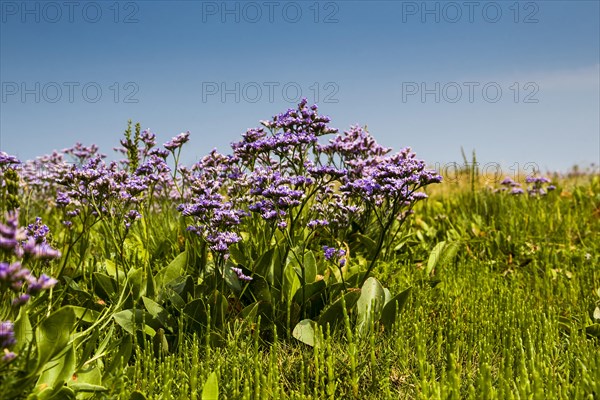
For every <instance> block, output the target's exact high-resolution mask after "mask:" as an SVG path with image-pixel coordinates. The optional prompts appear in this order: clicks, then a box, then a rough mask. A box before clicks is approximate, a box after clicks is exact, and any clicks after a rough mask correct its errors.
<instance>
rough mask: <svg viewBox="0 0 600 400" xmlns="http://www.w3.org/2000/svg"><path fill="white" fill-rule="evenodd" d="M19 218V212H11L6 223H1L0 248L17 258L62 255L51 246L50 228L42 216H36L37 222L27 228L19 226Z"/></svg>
mask: <svg viewBox="0 0 600 400" xmlns="http://www.w3.org/2000/svg"><path fill="white" fill-rule="evenodd" d="M18 220H19V214H18V213H17V212H9V213H8V214H7V217H6V223H4V224H2V223H0V250H3V251H4V253H5V254H8V255H10V254H13V255H14V256H16V257H17V258H23V257H32V258H37V259H48V260H51V259H55V258H59V257H60V252H59V251H57V250H55V249H53V248H52V247H50V245H49V244H48V242H47V240H46V237H47V235H48V233H49V232H50V229H49V228H48V227H47V226H46V225H44V224H42V219H41V218H39V217H38V218H36V222H35V223H34V224H30V225H29V226H28V227H27V229H22V228H19V226H18Z"/></svg>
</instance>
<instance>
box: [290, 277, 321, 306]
mask: <svg viewBox="0 0 600 400" xmlns="http://www.w3.org/2000/svg"><path fill="white" fill-rule="evenodd" d="M326 287H327V284H326V283H325V281H324V280H319V281H315V282H313V283H308V284H306V285H305V286H304V293H303V292H302V287H299V288H298V289H297V290H296V293H295V294H294V301H295V302H296V303H298V304H300V305H301V304H302V298H303V297H304V300H305V301H308V300H310V298H311V297H313V296H315V295H321V294H322V293H323V290H325V288H326Z"/></svg>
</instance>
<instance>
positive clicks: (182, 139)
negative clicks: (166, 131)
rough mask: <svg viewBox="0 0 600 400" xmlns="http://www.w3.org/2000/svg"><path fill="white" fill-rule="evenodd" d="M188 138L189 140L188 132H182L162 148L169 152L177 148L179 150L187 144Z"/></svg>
mask: <svg viewBox="0 0 600 400" xmlns="http://www.w3.org/2000/svg"><path fill="white" fill-rule="evenodd" d="M189 138H190V132H183V133H180V134H179V135H177V136H175V137H174V138H173V139H171V140H169V141H168V142H167V143H165V144H164V145H163V146H164V148H165V149H167V150H169V151H173V150H175V149H177V148H180V147H181V146H183V145H184V144H185V143H187V141H188V140H190V139H189Z"/></svg>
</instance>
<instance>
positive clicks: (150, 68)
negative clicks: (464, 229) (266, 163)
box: [0, 0, 600, 173]
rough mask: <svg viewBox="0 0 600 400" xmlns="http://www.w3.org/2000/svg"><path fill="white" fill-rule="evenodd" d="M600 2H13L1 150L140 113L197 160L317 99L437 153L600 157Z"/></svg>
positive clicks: (335, 116)
mask: <svg viewBox="0 0 600 400" xmlns="http://www.w3.org/2000/svg"><path fill="white" fill-rule="evenodd" d="M599 4H600V2H598V1H538V2H526V1H522V2H515V1H507V2H504V1H496V2H493V1H476V2H462V1H457V2H436V1H429V2H422V1H418V2H411V1H346V0H344V1H320V2H316V1H275V0H273V1H256V2H254V1H244V2H235V1H229V2H223V1H169V2H167V1H131V2H128V1H123V2H119V3H116V2H114V1H107V2H104V1H95V2H86V1H74V2H71V3H65V2H63V1H57V2H52V1H50V2H38V1H26V2H23V1H5V0H2V1H0V81H1V84H2V93H1V99H0V107H1V109H0V149H2V150H3V151H6V152H8V153H9V154H15V155H17V156H18V157H20V158H21V159H30V158H33V157H35V156H37V155H41V154H45V153H48V152H51V151H52V150H53V149H59V150H60V149H63V148H65V147H68V146H70V145H72V144H73V143H75V142H76V141H80V142H83V143H85V144H91V143H96V144H98V145H99V146H100V147H101V149H102V150H103V151H104V152H105V153H109V154H112V150H111V149H112V147H114V146H116V145H117V144H118V141H119V138H120V137H121V135H122V132H123V130H124V129H125V127H126V123H127V120H128V119H132V120H133V121H134V122H136V121H139V122H141V124H142V126H143V128H149V129H151V130H152V131H153V132H155V133H156V134H157V135H158V138H159V140H160V141H161V142H165V141H167V140H168V139H169V138H171V137H172V136H174V135H176V134H178V133H180V132H182V131H187V130H189V131H190V132H191V141H190V143H189V145H188V148H187V149H186V151H185V153H184V161H185V162H186V163H191V162H194V161H195V160H197V159H199V158H200V157H202V156H203V155H204V154H206V153H207V152H208V151H210V150H211V149H212V148H214V147H216V148H218V149H219V150H221V151H223V152H225V151H227V149H228V146H229V143H231V142H232V141H235V140H237V139H238V137H239V135H240V134H241V133H243V132H244V131H245V130H246V129H247V128H250V127H254V126H257V125H258V121H259V120H262V119H268V118H270V117H271V116H272V115H274V114H276V113H279V112H281V111H284V110H286V109H287V108H289V107H293V106H294V105H295V103H296V102H297V100H298V99H299V97H300V96H305V97H307V98H308V100H309V102H311V103H314V102H317V103H318V104H319V106H320V110H321V112H322V113H324V114H327V115H329V116H331V117H332V120H333V121H332V125H333V126H335V127H337V128H339V129H340V130H344V129H347V128H348V127H349V126H350V125H352V124H361V125H367V126H368V128H369V130H370V131H371V133H372V134H373V135H374V136H375V137H376V139H377V140H378V141H379V142H380V143H382V144H383V145H386V146H389V147H393V148H394V149H400V148H402V147H406V146H411V147H412V148H413V150H415V151H416V152H417V154H418V156H419V157H420V158H423V159H425V160H426V161H428V162H429V163H430V164H431V165H436V164H437V165H439V166H443V165H447V164H448V163H452V162H462V157H461V155H460V149H461V146H462V147H463V148H464V149H465V150H466V151H467V152H469V153H470V152H471V151H472V150H473V149H474V150H475V151H476V152H477V155H478V158H479V160H480V161H481V162H482V164H485V163H499V164H500V165H501V166H502V168H503V169H504V170H505V171H506V172H507V173H508V171H509V170H510V168H514V167H515V166H520V167H524V166H531V165H535V166H538V167H539V168H540V169H541V170H542V171H546V170H563V171H564V170H566V169H568V168H569V167H570V166H572V165H573V164H580V165H588V164H590V163H595V164H596V165H597V164H599V163H600V115H599V113H600V111H599V110H600V83H599V80H600V77H599V76H600V54H599V49H600V27H599V21H600V6H599Z"/></svg>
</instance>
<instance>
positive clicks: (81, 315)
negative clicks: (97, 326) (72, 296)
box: [66, 306, 100, 324]
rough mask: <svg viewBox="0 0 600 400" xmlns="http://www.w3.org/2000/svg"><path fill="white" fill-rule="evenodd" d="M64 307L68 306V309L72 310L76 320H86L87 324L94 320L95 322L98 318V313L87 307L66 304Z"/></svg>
mask: <svg viewBox="0 0 600 400" xmlns="http://www.w3.org/2000/svg"><path fill="white" fill-rule="evenodd" d="M66 307H69V308H70V309H72V310H73V313H74V314H75V318H77V319H78V320H81V321H83V322H87V323H88V324H93V323H94V322H96V321H97V320H98V318H100V313H99V312H98V311H95V310H91V309H89V308H85V307H79V306H66Z"/></svg>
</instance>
